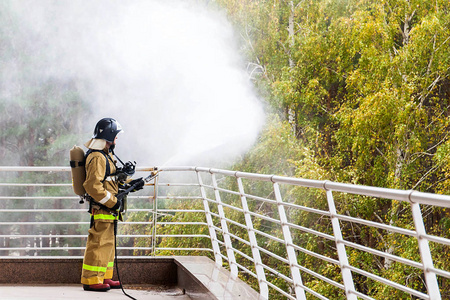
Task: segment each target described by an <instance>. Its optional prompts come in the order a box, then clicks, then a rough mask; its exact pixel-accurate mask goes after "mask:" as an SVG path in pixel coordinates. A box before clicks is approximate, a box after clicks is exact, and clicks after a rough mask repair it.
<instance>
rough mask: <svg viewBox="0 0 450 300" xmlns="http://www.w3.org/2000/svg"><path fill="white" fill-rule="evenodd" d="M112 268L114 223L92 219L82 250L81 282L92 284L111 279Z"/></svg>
mask: <svg viewBox="0 0 450 300" xmlns="http://www.w3.org/2000/svg"><path fill="white" fill-rule="evenodd" d="M113 268H114V223H112V222H111V220H101V219H97V220H95V219H94V225H93V226H92V227H91V228H90V229H89V236H88V239H87V243H86V250H85V252H84V259H83V269H82V272H81V283H82V284H87V285H92V284H98V283H103V280H104V279H112V277H113Z"/></svg>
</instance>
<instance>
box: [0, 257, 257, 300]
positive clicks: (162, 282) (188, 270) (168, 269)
mask: <svg viewBox="0 0 450 300" xmlns="http://www.w3.org/2000/svg"><path fill="white" fill-rule="evenodd" d="M118 265H119V270H120V277H121V280H122V283H123V285H124V288H125V292H127V293H128V294H129V295H131V296H132V297H134V298H136V299H138V300H145V299H155V300H158V299H194V300H211V299H217V300H233V299H243V300H244V299H245V300H247V299H248V300H254V299H260V295H259V294H258V293H257V292H256V291H255V290H253V289H252V288H251V287H250V286H248V285H247V284H245V283H244V282H243V281H242V280H240V279H239V278H235V277H233V276H231V274H230V272H229V271H228V270H226V269H225V268H223V267H221V266H218V265H217V264H215V262H214V261H212V260H211V259H209V258H207V257H202V256H176V257H149V258H146V257H145V258H121V259H119V264H118ZM81 266H82V259H77V258H52V257H49V258H31V257H30V258H23V257H22V258H7V259H0V299H11V300H17V299H33V300H38V299H39V300H40V299H46V300H47V299H85V300H89V299H108V300H114V299H129V298H128V297H127V296H126V295H124V294H123V292H122V290H120V289H119V290H110V291H108V292H88V291H84V290H83V288H82V286H81V284H80V283H79V282H80V277H81ZM116 275H117V274H114V278H113V279H114V280H117V279H118V278H117V277H116Z"/></svg>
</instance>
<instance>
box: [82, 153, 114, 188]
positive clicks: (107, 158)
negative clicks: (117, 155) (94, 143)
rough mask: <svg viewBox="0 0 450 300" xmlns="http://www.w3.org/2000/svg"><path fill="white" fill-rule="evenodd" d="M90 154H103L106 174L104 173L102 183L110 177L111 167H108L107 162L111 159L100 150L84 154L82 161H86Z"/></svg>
mask: <svg viewBox="0 0 450 300" xmlns="http://www.w3.org/2000/svg"><path fill="white" fill-rule="evenodd" d="M92 152H100V153H101V154H103V156H105V159H106V172H105V177H103V180H102V182H104V181H105V180H106V178H107V177H108V176H110V175H111V167H110V165H109V160H110V159H111V158H110V157H109V155H106V153H105V152H103V151H102V150H94V149H89V150H88V151H87V152H86V155H85V156H84V160H85V161H86V159H87V157H88V155H89V154H91V153H92Z"/></svg>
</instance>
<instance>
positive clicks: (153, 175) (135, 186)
mask: <svg viewBox="0 0 450 300" xmlns="http://www.w3.org/2000/svg"><path fill="white" fill-rule="evenodd" d="M157 176H158V170H157V168H154V171H152V172H151V173H150V175H149V176H147V177H145V178H143V179H142V180H143V181H144V183H148V182H150V181H151V180H153V179H155V178H156V177H157ZM139 184H140V182H136V183H135V184H132V185H131V186H130V187H127V188H126V189H124V190H123V191H121V192H122V193H126V194H127V195H128V193H130V192H131V191H133V190H134V189H136V188H137V187H138V186H139ZM117 224H118V222H117V219H114V261H115V262H114V264H115V265H116V273H117V279H118V280H119V282H120V288H121V289H122V292H123V294H124V295H125V296H127V297H128V298H130V299H133V300H137V299H136V298H134V297H132V296H130V295H129V294H127V293H126V292H125V290H124V289H123V284H122V281H121V280H120V274H119V266H118V263H117Z"/></svg>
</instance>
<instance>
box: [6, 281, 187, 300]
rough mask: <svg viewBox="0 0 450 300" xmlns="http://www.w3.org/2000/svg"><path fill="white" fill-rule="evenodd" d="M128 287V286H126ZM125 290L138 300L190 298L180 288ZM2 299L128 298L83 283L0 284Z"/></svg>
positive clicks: (76, 299) (69, 299)
mask: <svg viewBox="0 0 450 300" xmlns="http://www.w3.org/2000/svg"><path fill="white" fill-rule="evenodd" d="M125 288H126V287H125ZM125 292H126V293H127V294H129V295H130V296H132V297H134V298H136V299H138V300H150V299H151V300H190V299H191V298H190V297H189V296H188V295H186V294H183V291H182V290H180V289H178V288H171V289H166V290H161V288H154V289H152V288H150V289H149V288H148V287H147V289H146V288H145V287H143V289H142V290H132V289H125ZM0 299H2V300H50V299H55V300H56V299H64V300H79V299H83V300H97V299H105V300H106V299H107V300H126V299H130V298H128V297H127V296H125V295H124V294H123V292H122V290H110V291H108V292H87V291H84V290H83V288H82V287H81V285H79V284H78V285H64V286H61V285H39V286H3V285H0Z"/></svg>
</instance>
